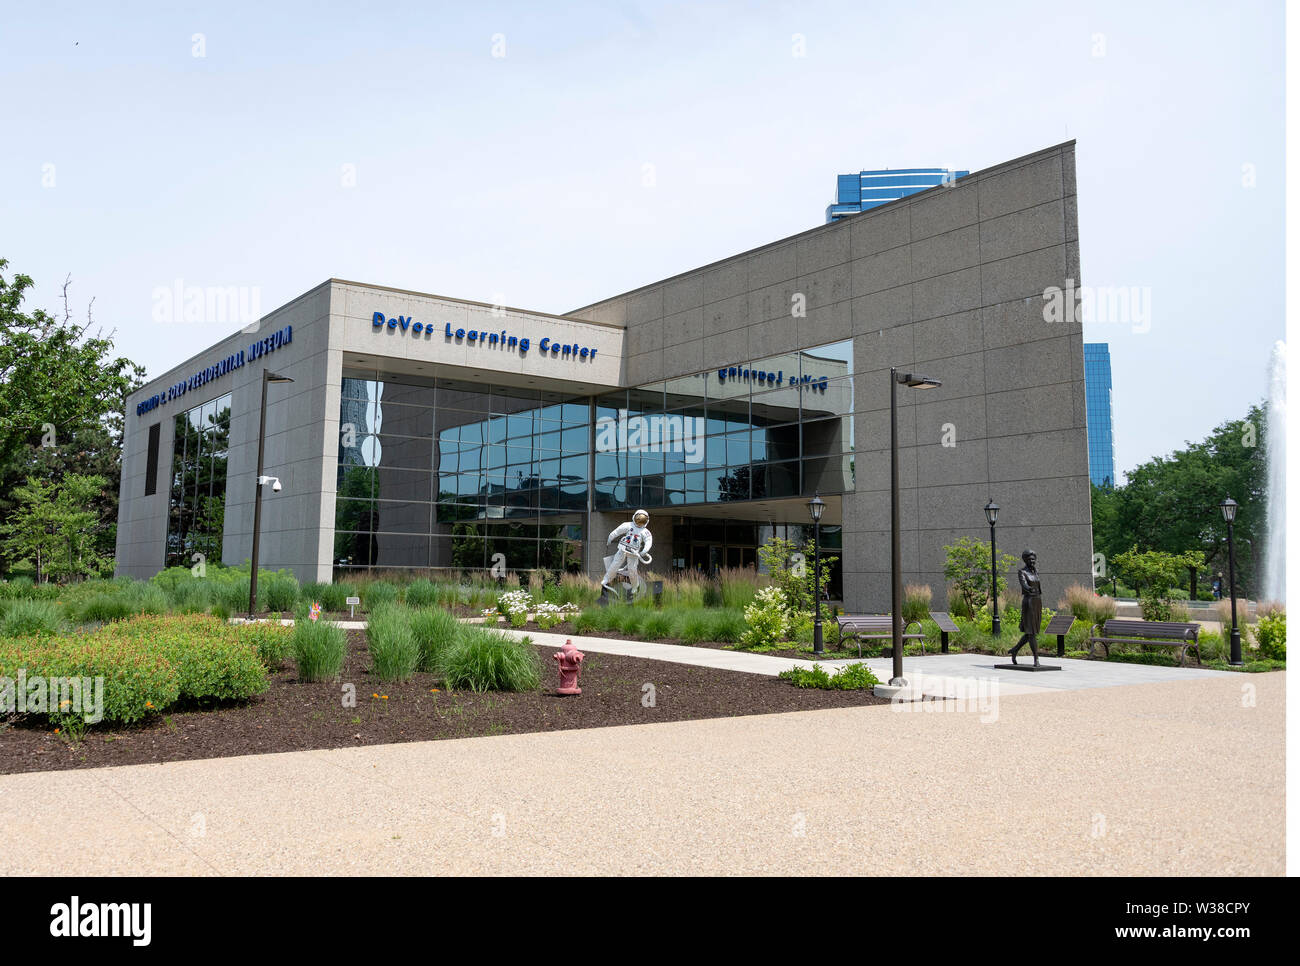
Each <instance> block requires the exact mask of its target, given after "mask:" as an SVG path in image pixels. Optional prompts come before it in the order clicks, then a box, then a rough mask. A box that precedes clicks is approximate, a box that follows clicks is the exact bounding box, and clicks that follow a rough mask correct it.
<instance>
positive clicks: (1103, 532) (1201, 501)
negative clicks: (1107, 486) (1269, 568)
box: [1092, 406, 1266, 597]
mask: <svg viewBox="0 0 1300 966" xmlns="http://www.w3.org/2000/svg"><path fill="white" fill-rule="evenodd" d="M1265 439H1266V426H1265V413H1264V410H1263V409H1262V408H1261V407H1260V406H1252V407H1251V408H1250V410H1249V411H1248V412H1247V414H1246V416H1245V418H1244V419H1234V420H1228V421H1226V422H1224V423H1222V424H1220V425H1219V426H1217V427H1216V428H1215V429H1214V431H1213V432H1211V433H1210V435H1209V436H1207V437H1206V438H1205V439H1204V440H1202V441H1201V442H1199V443H1188V444H1187V445H1186V446H1185V447H1184V448H1183V449H1179V450H1175V451H1174V452H1173V453H1171V454H1170V455H1168V456H1158V457H1156V458H1155V459H1152V460H1149V461H1148V462H1146V463H1143V464H1142V465H1141V466H1139V467H1137V468H1136V469H1135V470H1133V472H1132V473H1130V474H1129V475H1128V481H1127V482H1126V483H1125V484H1124V485H1123V486H1121V487H1117V488H1115V489H1114V490H1113V491H1106V490H1104V489H1099V488H1096V487H1094V488H1093V492H1092V512H1093V519H1092V525H1093V547H1094V549H1095V550H1097V551H1098V552H1100V553H1101V554H1103V555H1104V556H1105V557H1106V559H1107V561H1108V565H1114V566H1118V565H1117V561H1118V558H1119V556H1120V555H1121V554H1123V553H1124V552H1125V551H1126V550H1128V549H1129V548H1130V547H1133V546H1136V547H1137V548H1138V549H1139V550H1160V551H1163V552H1165V553H1169V554H1174V555H1181V554H1184V553H1186V552H1188V551H1193V550H1195V551H1199V552H1200V553H1201V554H1202V557H1203V559H1202V561H1201V562H1199V563H1196V564H1189V565H1188V570H1187V577H1188V580H1187V583H1188V587H1189V590H1190V593H1191V596H1193V597H1195V596H1196V592H1197V589H1198V577H1199V573H1200V571H1201V570H1202V569H1203V568H1205V567H1206V566H1214V567H1215V569H1220V568H1222V567H1223V566H1224V564H1225V562H1226V560H1227V531H1226V528H1225V527H1224V523H1223V517H1222V515H1221V514H1220V511H1219V503H1220V501H1221V500H1222V499H1223V498H1224V497H1225V496H1232V497H1233V498H1234V499H1235V500H1237V502H1238V503H1239V504H1240V505H1241V509H1240V510H1239V511H1238V514H1237V520H1236V523H1235V530H1236V535H1237V536H1238V537H1239V538H1240V540H1241V542H1242V543H1244V544H1245V545H1246V546H1247V547H1249V548H1250V550H1249V551H1248V552H1247V553H1239V554H1238V560H1239V561H1240V562H1241V564H1242V566H1240V567H1239V571H1240V573H1239V578H1240V579H1241V581H1242V583H1245V584H1247V585H1249V584H1251V583H1253V581H1254V579H1255V575H1256V573H1257V571H1258V564H1257V560H1256V556H1255V553H1254V547H1255V545H1256V544H1257V543H1259V542H1260V540H1261V539H1262V536H1263V534H1264V526H1265V521H1264V511H1265V499H1266V462H1265V461H1266V453H1265ZM1188 559H1194V558H1188ZM1216 565H1217V566H1216ZM1118 573H1119V576H1120V577H1121V578H1123V579H1124V580H1125V581H1127V582H1129V583H1132V580H1131V579H1130V577H1131V575H1129V574H1127V573H1126V572H1124V571H1123V569H1122V568H1118Z"/></svg>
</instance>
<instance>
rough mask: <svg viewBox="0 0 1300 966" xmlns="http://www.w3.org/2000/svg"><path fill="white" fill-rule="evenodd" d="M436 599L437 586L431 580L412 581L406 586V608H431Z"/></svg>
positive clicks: (437, 596)
mask: <svg viewBox="0 0 1300 966" xmlns="http://www.w3.org/2000/svg"><path fill="white" fill-rule="evenodd" d="M438 599H439V594H438V586H437V584H435V583H434V582H433V581H432V580H414V581H412V582H411V583H409V584H407V586H406V604H407V606H408V607H432V606H433V605H434V604H436V603H438Z"/></svg>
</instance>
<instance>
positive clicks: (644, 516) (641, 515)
mask: <svg viewBox="0 0 1300 966" xmlns="http://www.w3.org/2000/svg"><path fill="white" fill-rule="evenodd" d="M632 522H633V523H635V524H636V525H637V526H638V527H643V526H645V525H646V524H647V523H649V522H650V514H648V513H646V512H645V510H637V511H636V513H633V514H632Z"/></svg>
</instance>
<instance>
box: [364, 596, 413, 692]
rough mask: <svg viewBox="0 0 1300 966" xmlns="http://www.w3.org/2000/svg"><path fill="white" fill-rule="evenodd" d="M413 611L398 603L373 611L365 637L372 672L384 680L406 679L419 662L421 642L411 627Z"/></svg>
mask: <svg viewBox="0 0 1300 966" xmlns="http://www.w3.org/2000/svg"><path fill="white" fill-rule="evenodd" d="M410 618H411V612H410V611H409V610H407V609H406V608H405V607H401V606H399V605H397V604H391V603H387V604H380V605H378V606H377V607H375V608H374V609H373V610H371V612H370V620H369V623H368V625H367V629H366V638H367V640H368V641H369V644H370V660H371V662H372V664H371V673H372V674H374V675H375V676H376V677H377V678H379V680H381V681H406V680H408V679H409V678H410V677H411V675H412V674H414V673H415V670H416V668H417V667H418V666H419V664H420V642H419V640H418V639H417V638H416V636H415V631H414V629H413V628H412V627H411V619H410Z"/></svg>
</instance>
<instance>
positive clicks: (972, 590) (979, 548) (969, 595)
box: [943, 537, 1016, 614]
mask: <svg viewBox="0 0 1300 966" xmlns="http://www.w3.org/2000/svg"><path fill="white" fill-rule="evenodd" d="M944 555H945V561H944V566H943V576H944V579H945V580H947V581H948V583H949V584H951V585H952V587H953V589H954V590H955V591H956V592H957V596H958V598H959V599H960V600H961V602H962V608H961V611H962V613H963V614H975V613H977V612H978V611H979V609H980V608H981V607H983V606H984V605H986V604H987V603H989V590H990V588H991V587H992V585H993V575H992V573H990V565H991V563H992V560H993V548H992V546H991V545H990V544H987V543H985V542H984V541H982V540H977V539H975V538H974V537H962V538H960V539H959V540H958V541H957V542H956V543H954V544H950V545H949V546H947V547H945V548H944ZM1015 566H1016V558H1015V557H1012V556H1010V555H1009V554H1005V553H999V554H998V566H997V571H998V572H997V582H998V583H997V593H998V595H999V596H1001V595H1003V594H1005V593H1006V588H1007V581H1006V576H1005V575H1006V574H1007V573H1008V572H1009V571H1010V570H1011V569H1012V568H1014V567H1015ZM953 613H954V614H955V613H956V611H953Z"/></svg>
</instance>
